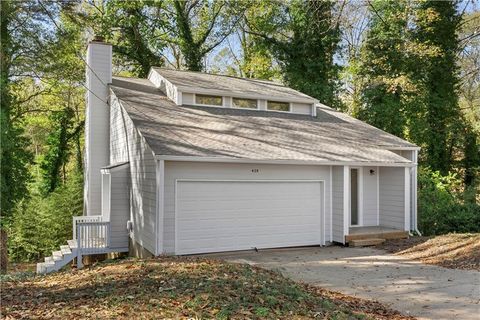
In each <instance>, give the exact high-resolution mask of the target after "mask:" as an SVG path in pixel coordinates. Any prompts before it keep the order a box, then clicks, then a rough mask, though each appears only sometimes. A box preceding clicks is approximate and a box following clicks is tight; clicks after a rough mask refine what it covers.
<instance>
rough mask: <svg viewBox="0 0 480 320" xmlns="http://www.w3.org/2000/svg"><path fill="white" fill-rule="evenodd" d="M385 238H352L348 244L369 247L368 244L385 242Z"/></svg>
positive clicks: (374, 244)
mask: <svg viewBox="0 0 480 320" xmlns="http://www.w3.org/2000/svg"><path fill="white" fill-rule="evenodd" d="M385 241H386V240H385V239H379V238H371V239H358V240H350V241H349V242H348V245H349V246H351V247H367V246H376V245H377V244H380V243H384V242H385Z"/></svg>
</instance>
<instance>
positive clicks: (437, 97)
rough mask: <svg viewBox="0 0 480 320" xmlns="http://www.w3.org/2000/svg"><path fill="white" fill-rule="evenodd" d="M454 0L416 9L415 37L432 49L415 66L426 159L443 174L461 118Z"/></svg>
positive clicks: (422, 5) (429, 2)
mask: <svg viewBox="0 0 480 320" xmlns="http://www.w3.org/2000/svg"><path fill="white" fill-rule="evenodd" d="M456 6H457V2H455V1H430V0H428V1H424V2H420V4H419V6H418V8H417V10H416V20H415V24H416V30H415V40H416V41H417V42H418V43H419V44H421V45H423V46H426V47H427V46H428V47H430V48H431V50H435V51H436V54H434V55H430V56H429V57H428V59H423V61H422V64H421V66H419V69H420V70H421V72H419V73H417V75H419V76H421V79H420V80H419V81H421V82H422V83H423V84H424V85H425V99H424V101H425V104H426V121H425V124H426V132H425V141H427V144H426V150H425V154H426V161H427V163H428V164H429V165H430V166H431V167H432V169H434V170H439V171H440V172H442V173H443V174H447V172H448V171H449V170H450V168H451V165H452V151H451V150H452V148H453V144H454V141H453V140H454V139H456V138H457V133H458V127H456V125H457V124H458V122H459V121H460V120H461V118H460V112H459V109H458V90H457V89H458V65H457V62H456V60H457V54H458V50H459V41H458V35H457V31H458V27H459V23H460V21H461V17H460V15H459V13H458V12H457V8H456Z"/></svg>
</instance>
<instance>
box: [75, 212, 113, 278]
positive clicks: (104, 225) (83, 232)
mask: <svg viewBox="0 0 480 320" xmlns="http://www.w3.org/2000/svg"><path fill="white" fill-rule="evenodd" d="M98 217H100V218H98ZM75 218H89V219H85V220H83V219H76V220H75V219H74V227H75V232H74V238H75V240H76V241H77V267H78V268H79V269H80V268H82V266H83V263H82V255H86V254H101V253H107V252H108V249H109V247H110V235H111V224H110V222H108V221H101V216H87V217H75Z"/></svg>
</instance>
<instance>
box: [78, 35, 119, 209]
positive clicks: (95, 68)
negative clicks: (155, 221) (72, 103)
mask: <svg viewBox="0 0 480 320" xmlns="http://www.w3.org/2000/svg"><path fill="white" fill-rule="evenodd" d="M86 82H87V88H88V90H87V106H86V111H85V112H86V115H85V182H84V215H89V216H91V215H100V214H101V193H102V178H101V172H100V169H101V168H102V167H105V166H107V165H109V158H110V107H109V105H108V104H107V100H108V95H109V93H108V90H109V89H108V84H110V83H111V82H112V46H111V45H110V44H107V43H105V42H104V41H103V38H101V37H95V39H94V40H93V41H91V42H90V43H89V44H88V48H87V66H86Z"/></svg>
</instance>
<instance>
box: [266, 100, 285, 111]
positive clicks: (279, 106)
mask: <svg viewBox="0 0 480 320" xmlns="http://www.w3.org/2000/svg"><path fill="white" fill-rule="evenodd" d="M267 110H274V111H290V103H288V102H280V101H267Z"/></svg>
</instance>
